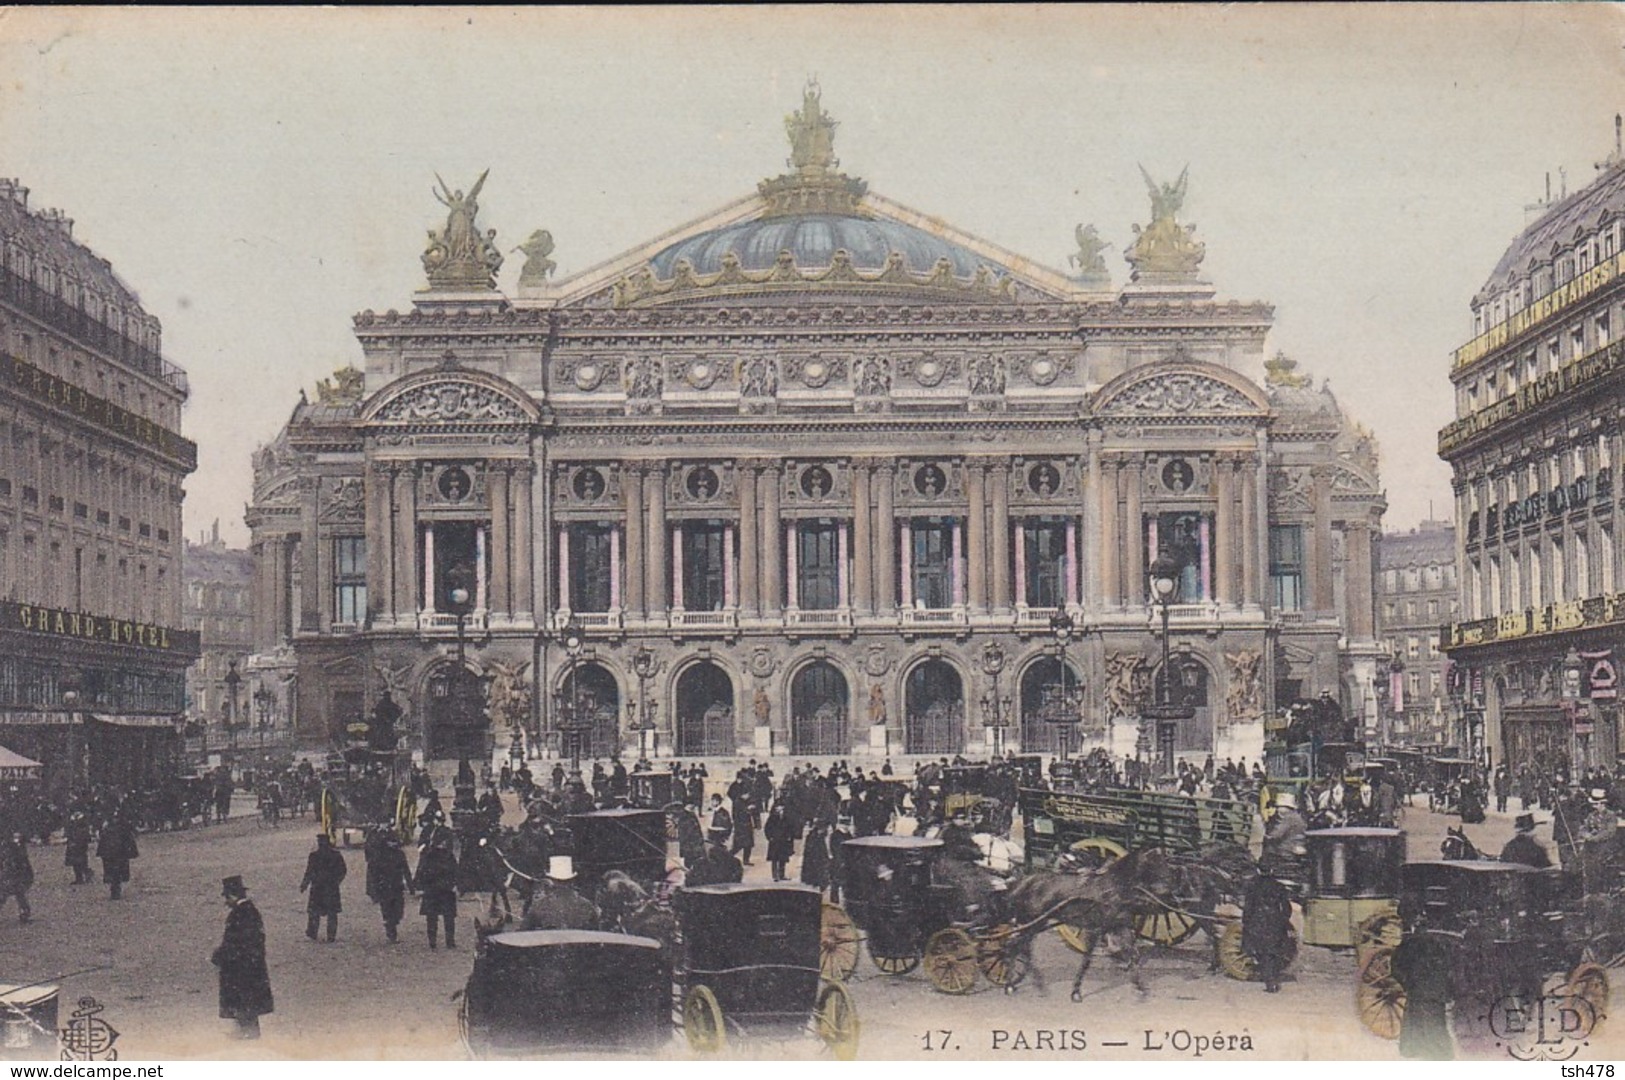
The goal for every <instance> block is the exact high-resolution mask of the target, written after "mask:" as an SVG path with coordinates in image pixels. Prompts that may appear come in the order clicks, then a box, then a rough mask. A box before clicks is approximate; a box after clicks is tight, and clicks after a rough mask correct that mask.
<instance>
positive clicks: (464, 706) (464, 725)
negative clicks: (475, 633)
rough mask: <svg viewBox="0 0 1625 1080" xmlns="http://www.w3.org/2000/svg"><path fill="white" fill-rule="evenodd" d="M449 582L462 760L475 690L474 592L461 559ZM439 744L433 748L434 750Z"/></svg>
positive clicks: (454, 714)
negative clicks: (471, 645) (471, 670)
mask: <svg viewBox="0 0 1625 1080" xmlns="http://www.w3.org/2000/svg"><path fill="white" fill-rule="evenodd" d="M446 584H447V585H449V586H451V588H450V589H449V590H447V593H446V597H447V599H449V600H450V601H451V613H452V616H453V617H454V618H455V619H456V620H457V667H456V668H455V669H454V670H453V672H452V682H451V693H452V699H451V711H452V717H453V720H454V728H455V730H456V732H457V740H458V743H459V745H458V746H457V748H456V749H457V756H458V758H459V760H466V759H467V757H468V746H467V739H466V734H465V733H466V732H467V730H468V727H469V715H468V708H469V705H470V704H471V702H472V699H473V694H472V693H471V692H470V687H469V685H468V638H467V634H466V630H467V626H468V613H469V610H470V607H471V605H472V601H473V599H474V594H473V593H471V592H470V591H469V588H468V568H467V567H466V566H464V565H462V564H461V563H459V564H457V565H456V566H453V567H451V568H450V569H449V570H448V571H447V572H446ZM434 749H438V748H431V751H432V750H434ZM458 775H463V769H462V768H461V766H459V767H458Z"/></svg>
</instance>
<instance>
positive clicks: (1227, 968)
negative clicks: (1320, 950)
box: [1219, 919, 1298, 982]
mask: <svg viewBox="0 0 1625 1080" xmlns="http://www.w3.org/2000/svg"><path fill="white" fill-rule="evenodd" d="M1297 958H1298V932H1297V931H1296V930H1293V929H1291V928H1290V927H1289V928H1288V929H1287V959H1286V964H1285V965H1283V966H1290V965H1291V963H1292V961H1294V960H1296V959H1297ZM1219 966H1220V967H1222V968H1224V973H1225V974H1226V975H1228V976H1230V977H1231V978H1232V979H1239V980H1241V981H1242V982H1252V981H1253V980H1254V979H1255V978H1257V977H1258V964H1257V962H1256V961H1254V960H1253V958H1252V956H1251V955H1249V954H1248V952H1247V950H1245V949H1243V948H1242V947H1241V920H1240V919H1232V920H1231V921H1229V922H1227V923H1225V924H1224V930H1223V931H1222V932H1220V934H1219Z"/></svg>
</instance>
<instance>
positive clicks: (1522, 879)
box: [1357, 859, 1609, 1039]
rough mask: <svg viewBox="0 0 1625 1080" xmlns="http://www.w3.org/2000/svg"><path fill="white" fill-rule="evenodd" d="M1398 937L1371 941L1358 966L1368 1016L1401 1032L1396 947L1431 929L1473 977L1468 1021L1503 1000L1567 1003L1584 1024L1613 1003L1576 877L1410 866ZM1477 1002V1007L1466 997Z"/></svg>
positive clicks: (1482, 863) (1528, 870) (1376, 1026)
mask: <svg viewBox="0 0 1625 1080" xmlns="http://www.w3.org/2000/svg"><path fill="white" fill-rule="evenodd" d="M1396 921H1397V922H1398V924H1399V931H1400V933H1399V934H1398V935H1394V936H1392V937H1389V938H1386V939H1384V940H1383V941H1380V942H1373V943H1372V944H1371V945H1370V946H1369V947H1368V948H1367V949H1366V950H1365V951H1364V955H1363V957H1362V959H1361V963H1360V971H1359V983H1358V991H1357V1003H1358V1007H1359V1011H1360V1019H1361V1021H1362V1022H1363V1023H1364V1024H1365V1025H1366V1027H1368V1028H1369V1029H1370V1030H1371V1031H1373V1032H1375V1033H1376V1034H1378V1035H1381V1036H1383V1037H1384V1038H1389V1039H1395V1038H1398V1037H1399V1032H1400V1026H1401V1024H1402V1022H1403V1020H1404V1016H1405V1009H1406V1004H1407V1002H1406V993H1405V988H1404V987H1403V986H1402V985H1401V983H1400V981H1399V979H1398V978H1396V977H1395V974H1394V970H1393V967H1394V965H1393V960H1394V953H1395V948H1396V947H1397V946H1398V945H1399V944H1400V942H1401V941H1402V940H1403V939H1404V938H1406V937H1410V936H1412V935H1417V934H1425V935H1428V936H1429V937H1431V938H1433V939H1434V940H1435V941H1437V942H1438V943H1439V944H1440V945H1441V946H1442V950H1441V951H1442V952H1443V953H1444V954H1445V955H1447V956H1449V957H1450V958H1451V961H1452V966H1453V967H1456V968H1457V969H1458V970H1459V969H1461V968H1463V967H1465V968H1466V969H1467V970H1469V971H1470V973H1471V979H1470V981H1468V980H1463V981H1464V982H1467V985H1464V986H1458V988H1457V993H1458V995H1459V997H1458V1001H1457V1008H1456V1015H1457V1017H1458V1018H1459V1019H1462V1020H1464V1021H1465V1022H1466V1023H1467V1025H1468V1026H1469V1027H1470V1026H1471V1025H1472V1024H1474V1023H1478V1022H1480V1021H1481V1020H1482V1019H1483V1017H1482V1016H1480V1015H1479V1014H1480V1013H1482V1012H1484V1011H1485V1010H1487V1009H1488V1008H1490V1007H1491V1006H1492V1005H1493V1003H1495V1002H1497V1001H1503V1002H1504V1001H1507V1000H1509V999H1512V998H1514V997H1516V998H1521V999H1524V1003H1525V1004H1526V1005H1528V1004H1530V1000H1529V999H1533V998H1545V999H1552V998H1557V999H1562V1001H1561V1002H1560V1004H1562V1005H1563V1006H1564V1007H1567V1008H1570V1009H1572V1010H1574V1012H1575V1014H1576V1015H1577V1016H1579V1017H1580V1018H1581V1021H1582V1022H1583V1024H1584V1026H1585V1027H1586V1029H1587V1030H1588V1031H1589V1030H1591V1029H1592V1028H1593V1027H1594V1026H1595V1024H1596V1023H1597V1022H1599V1021H1600V1020H1601V1019H1602V1017H1603V1015H1604V1012H1605V1010H1606V1008H1607V1004H1608V992H1609V990H1608V974H1607V972H1606V970H1605V969H1604V967H1603V966H1602V964H1600V963H1598V962H1597V958H1599V957H1600V956H1601V955H1602V954H1600V953H1598V952H1597V947H1598V940H1597V937H1596V935H1595V934H1594V927H1593V926H1592V925H1591V922H1590V920H1589V919H1588V918H1587V913H1586V910H1585V905H1584V896H1583V893H1582V891H1581V888H1580V881H1579V877H1578V875H1576V874H1574V873H1572V872H1569V871H1564V870H1558V869H1545V870H1537V869H1535V868H1533V867H1529V866H1525V865H1523V864H1521V863H1503V862H1497V861H1495V860H1491V859H1479V860H1446V861H1441V862H1413V863H1406V864H1405V866H1404V868H1403V871H1402V875H1401V880H1400V889H1399V905H1398V913H1397V916H1396ZM1463 996H1464V997H1470V998H1474V999H1476V1002H1477V1003H1476V1004H1473V1003H1469V1002H1468V1001H1464V1000H1460V997H1463Z"/></svg>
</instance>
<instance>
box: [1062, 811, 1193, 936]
mask: <svg viewBox="0 0 1625 1080" xmlns="http://www.w3.org/2000/svg"><path fill="white" fill-rule="evenodd" d="M1067 850H1068V851H1070V852H1072V853H1073V854H1074V855H1083V856H1085V857H1086V859H1085V861H1086V862H1089V863H1091V864H1092V866H1093V868H1096V869H1098V868H1099V867H1102V866H1105V865H1106V864H1107V863H1110V862H1116V861H1117V860H1118V859H1121V858H1122V857H1123V856H1124V855H1127V854H1128V849H1127V848H1125V847H1123V845H1122V844H1119V843H1118V842H1117V841H1116V840H1112V839H1109V838H1107V837H1104V836H1086V837H1084V838H1083V839H1082V840H1079V841H1078V842H1077V843H1075V844H1073V845H1072V846H1071V847H1069V848H1067ZM1191 929H1192V930H1195V927H1194V926H1193V927H1192V928H1191ZM1055 932H1056V933H1057V934H1059V935H1060V937H1061V940H1062V941H1064V942H1066V947H1067V948H1069V949H1071V950H1072V951H1073V952H1075V953H1086V952H1088V951H1089V950H1090V949H1091V948H1092V947H1093V945H1094V940H1095V932H1094V931H1093V930H1091V929H1090V928H1089V927H1087V926H1084V925H1083V924H1082V923H1076V922H1063V923H1060V924H1058V925H1057V926H1056V927H1055ZM1185 937H1190V934H1189V933H1187V934H1186V935H1185ZM1180 940H1184V939H1183V938H1181V939H1180Z"/></svg>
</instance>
